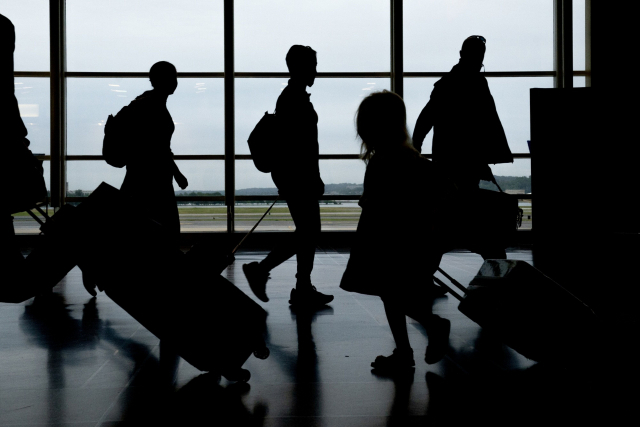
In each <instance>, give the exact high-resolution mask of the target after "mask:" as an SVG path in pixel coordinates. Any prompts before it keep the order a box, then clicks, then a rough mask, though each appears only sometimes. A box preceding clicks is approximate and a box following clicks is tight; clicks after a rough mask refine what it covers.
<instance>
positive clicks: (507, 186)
mask: <svg viewBox="0 0 640 427" xmlns="http://www.w3.org/2000/svg"><path fill="white" fill-rule="evenodd" d="M496 181H497V182H498V185H499V186H500V188H502V189H503V190H504V191H507V190H524V192H525V193H531V176H498V175H496ZM480 188H484V189H485V190H497V188H496V186H495V185H494V184H493V183H492V182H489V181H480Z"/></svg>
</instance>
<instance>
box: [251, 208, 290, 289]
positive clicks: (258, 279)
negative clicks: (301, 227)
mask: <svg viewBox="0 0 640 427" xmlns="http://www.w3.org/2000/svg"><path fill="white" fill-rule="evenodd" d="M290 205H291V202H290V200H288V199H287V206H289V211H290V212H291V206H290ZM292 216H293V214H292ZM294 223H295V220H294ZM297 231H298V230H297V228H296V231H295V232H294V233H293V234H294V236H286V237H284V238H283V239H281V241H280V242H279V243H278V244H277V245H276V246H275V247H274V248H273V249H272V250H271V252H269V254H268V255H267V256H266V258H264V259H263V260H262V261H260V262H257V261H254V262H250V263H248V264H243V265H242V271H243V272H244V275H245V277H246V278H247V282H249V287H250V288H251V290H252V291H253V293H254V294H255V296H257V297H258V298H259V299H260V300H261V301H263V302H267V301H269V297H268V296H267V280H269V272H270V271H271V270H273V269H274V268H276V267H277V266H279V265H280V264H282V263H283V262H285V261H286V260H288V259H289V258H291V257H292V256H294V255H295V254H296V244H295V237H296V236H295V234H296V233H297Z"/></svg>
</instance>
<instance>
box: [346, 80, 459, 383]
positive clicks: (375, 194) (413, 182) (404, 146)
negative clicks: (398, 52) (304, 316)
mask: <svg viewBox="0 0 640 427" xmlns="http://www.w3.org/2000/svg"><path fill="white" fill-rule="evenodd" d="M356 127H357V132H358V136H359V137H360V138H361V139H362V152H363V159H364V161H365V162H367V170H366V173H365V177H364V192H363V194H362V197H361V199H360V206H362V215H361V217H360V221H359V223H358V229H357V232H356V244H355V245H354V247H353V249H352V251H351V256H350V259H349V264H348V266H347V270H346V271H345V274H344V276H343V278H342V282H341V284H340V287H341V288H343V289H345V290H347V291H352V292H358V293H364V294H370V295H378V296H380V297H381V298H382V301H383V303H384V307H385V312H386V315H387V319H388V321H389V327H390V328H391V332H392V334H393V337H394V340H395V342H396V349H395V350H394V352H393V354H392V355H390V356H386V357H385V356H378V357H377V358H376V360H375V361H374V362H373V363H372V364H371V365H372V366H373V367H374V368H375V369H376V371H382V372H384V371H397V370H406V369H411V368H412V367H413V366H414V360H413V350H412V348H411V345H410V344H409V337H408V334H407V327H406V317H405V316H410V317H412V318H413V319H415V320H416V321H418V322H419V323H421V324H422V325H423V326H424V327H425V329H426V331H427V336H428V339H429V346H428V347H427V352H426V356H425V360H426V361H427V363H435V362H438V361H439V360H440V359H442V358H443V357H444V354H445V352H446V349H447V347H448V338H449V329H450V322H449V321H448V320H445V319H442V318H440V317H438V316H436V315H434V314H433V313H432V312H431V307H430V304H431V300H432V297H433V296H432V295H430V294H429V292H430V291H429V289H428V288H425V287H424V286H423V285H422V283H423V282H424V278H425V277H431V276H432V275H433V273H435V270H436V268H437V265H438V264H437V263H436V262H434V260H436V261H437V260H438V259H439V258H438V252H437V248H438V244H437V242H436V241H435V239H434V233H433V232H432V230H433V228H434V225H433V220H432V219H431V218H430V217H431V213H432V209H433V206H432V204H433V203H434V198H436V197H437V193H438V192H439V191H441V190H440V188H441V184H439V183H438V180H437V176H436V173H435V169H434V165H433V164H432V163H431V161H429V160H428V159H425V158H424V157H422V156H420V154H419V153H418V152H417V150H416V149H415V148H413V147H412V146H411V143H410V139H409V136H408V134H407V127H406V110H405V106H404V102H403V101H402V99H401V98H400V97H399V96H398V95H396V94H394V93H392V92H387V91H383V92H377V93H373V94H371V95H369V96H368V97H367V98H365V99H364V100H363V101H362V103H361V104H360V107H359V108H358V113H357V118H356ZM407 200H410V201H411V203H408V204H405V205H404V206H403V211H402V216H403V221H405V224H404V227H403V228H402V229H398V228H397V227H385V226H384V224H386V223H388V220H389V212H390V211H389V203H390V202H392V203H395V202H396V201H407ZM418 218H419V219H420V223H417V222H415V220H416V219H418ZM407 221H408V222H407ZM411 221H414V222H411Z"/></svg>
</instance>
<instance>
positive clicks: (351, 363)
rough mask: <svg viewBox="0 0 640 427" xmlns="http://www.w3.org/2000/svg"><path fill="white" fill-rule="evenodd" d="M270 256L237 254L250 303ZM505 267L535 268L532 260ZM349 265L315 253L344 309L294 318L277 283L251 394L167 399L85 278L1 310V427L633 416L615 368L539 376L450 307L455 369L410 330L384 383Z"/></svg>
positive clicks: (372, 322)
mask: <svg viewBox="0 0 640 427" xmlns="http://www.w3.org/2000/svg"><path fill="white" fill-rule="evenodd" d="M264 255H265V253H264V252H245V253H240V254H239V255H238V256H237V260H236V262H235V263H234V265H232V266H231V267H229V268H228V269H227V270H226V271H225V272H224V273H223V274H224V275H225V276H226V277H227V278H228V279H229V280H231V281H232V282H233V283H235V284H236V285H237V286H238V287H239V288H240V289H242V290H243V291H245V292H246V293H247V294H249V295H250V296H252V295H251V292H250V290H249V288H248V286H247V283H246V280H245V278H244V275H243V274H242V270H241V266H242V264H243V263H246V262H249V261H253V260H259V259H261V258H262V257H264ZM508 257H509V258H511V259H521V260H524V261H528V262H532V259H533V257H532V254H531V251H528V250H520V251H511V252H509V254H508ZM347 260H348V253H345V252H344V251H337V250H333V249H323V250H319V251H318V254H317V258H316V264H315V269H314V273H313V282H314V284H315V285H316V287H317V288H318V289H319V290H321V291H322V292H325V293H331V294H333V295H335V300H334V302H333V303H332V304H331V306H330V307H327V308H325V309H323V310H320V311H318V312H315V313H312V314H296V313H294V312H293V311H292V310H291V309H290V307H289V304H288V299H289V292H290V289H291V287H292V284H293V283H294V280H295V279H294V274H295V259H294V260H291V261H288V262H286V263H285V264H283V265H282V266H280V267H278V268H277V269H275V270H274V271H273V272H272V274H271V276H272V278H271V280H270V281H269V285H268V289H267V291H268V295H269V297H270V299H271V300H270V301H269V302H268V303H260V304H261V305H262V306H263V307H264V308H265V309H266V310H267V311H268V313H269V316H268V346H269V348H270V349H271V356H270V357H269V358H268V359H266V360H259V359H256V358H254V357H251V358H250V359H249V360H248V361H247V363H246V364H245V368H247V369H249V370H250V371H251V373H252V377H251V380H250V381H249V383H248V384H231V383H228V382H227V381H226V380H224V379H223V380H222V381H220V382H217V381H216V378H212V377H211V376H209V375H206V374H202V373H201V372H199V371H198V370H196V369H195V368H193V367H192V366H190V365H189V364H187V363H186V362H184V361H180V363H179V366H178V372H177V383H176V384H175V386H173V387H172V386H168V385H167V382H166V375H163V374H164V371H163V366H164V364H161V363H160V360H159V340H158V339H157V338H156V337H155V336H153V335H152V334H151V333H149V332H148V331H147V330H146V329H144V328H143V327H142V326H140V324H139V323H138V322H136V321H135V320H134V319H132V318H131V317H130V316H129V315H128V314H127V313H126V312H125V311H124V310H122V309H121V308H120V307H118V306H117V305H116V304H115V303H114V302H113V301H111V300H110V299H109V298H108V297H107V296H106V295H105V294H104V293H101V294H99V295H98V297H97V298H91V297H90V295H88V294H87V293H86V291H85V290H84V288H83V287H82V284H81V273H80V271H79V270H78V269H77V268H76V269H74V270H72V272H71V273H70V274H69V275H68V276H67V277H66V279H65V280H63V282H61V283H60V284H59V285H58V286H56V287H55V288H54V291H53V293H52V294H50V295H47V296H41V297H37V298H35V299H32V300H29V301H27V302H26V303H24V304H20V305H12V304H0V426H9V425H11V426H22V425H24V426H27V425H28V426H33V425H43V426H44V425H56V426H112V425H158V424H169V425H229V426H244V425H250V426H338V427H339V426H413V425H441V424H442V425H445V424H446V425H469V424H471V423H474V424H475V423H478V424H484V423H491V424H492V425H496V424H497V425H507V424H508V425H522V424H525V425H528V424H544V425H560V424H565V425H586V424H590V423H591V422H593V423H594V424H601V422H600V420H601V418H600V417H612V416H613V415H611V413H612V411H614V409H613V408H614V407H615V408H616V409H615V411H619V410H620V408H621V407H624V406H625V404H619V405H613V404H612V401H613V400H616V401H618V398H617V396H618V394H620V395H627V394H625V393H624V392H621V393H617V392H620V390H618V389H617V388H618V383H617V382H609V381H608V380H607V379H603V378H606V377H607V376H602V375H599V374H597V373H598V372H599V373H602V372H603V369H604V370H611V369H612V368H610V364H608V363H606V364H605V365H606V366H602V364H600V365H598V364H596V365H590V366H584V365H583V364H579V363H576V366H572V367H566V366H548V365H543V364H535V363H533V362H532V361H530V360H527V359H526V358H524V357H523V356H521V355H519V354H518V353H516V352H514V351H513V350H511V349H509V348H508V347H506V346H504V345H502V344H501V343H500V342H499V341H498V340H497V339H496V338H495V337H493V336H492V335H491V333H490V331H485V330H482V329H481V328H480V327H479V326H478V325H476V324H475V323H474V322H472V321H471V320H469V319H468V318H466V317H465V316H464V315H462V314H461V313H460V312H459V311H458V310H457V301H456V300H455V299H454V298H452V297H451V296H449V297H446V298H440V299H438V300H437V301H436V302H435V304H434V306H433V310H434V311H435V312H436V313H438V314H440V315H442V316H444V317H447V318H449V319H451V321H452V331H451V337H450V349H449V352H448V354H447V356H446V358H445V359H444V360H443V361H441V362H440V363H438V364H435V365H431V366H428V365H426V363H424V361H423V356H424V349H425V346H426V344H427V340H426V337H425V335H424V333H423V330H422V329H421V327H420V326H419V325H417V324H415V323H411V322H409V325H408V329H409V334H410V339H411V344H412V347H413V348H414V351H415V357H416V369H415V372H414V373H413V374H412V375H407V376H404V377H401V378H384V377H379V376H376V375H374V374H373V373H372V372H371V369H370V366H369V364H370V362H371V361H373V360H374V359H375V357H376V356H377V355H379V354H389V353H390V352H391V351H392V350H393V348H394V344H393V339H392V337H391V334H390V331H389V329H388V326H387V324H386V318H385V315H384V310H383V306H382V303H381V302H380V300H379V299H378V298H376V297H370V296H364V295H357V294H350V293H347V292H344V291H342V290H340V289H339V288H338V283H339V281H340V277H341V274H342V272H343V271H344V268H345V266H346V263H347ZM481 264H482V260H481V258H480V257H479V256H478V255H475V254H471V253H467V252H456V253H450V254H447V255H446V256H445V257H444V260H443V264H442V265H443V267H444V269H445V270H447V271H448V272H449V273H450V274H451V275H453V276H454V277H456V278H457V279H458V280H459V281H461V282H462V283H465V284H466V283H468V282H469V281H470V280H471V279H472V278H473V276H474V275H475V273H476V272H477V270H478V268H479V267H480V265H481ZM252 297H253V296H252ZM256 301H257V300H256ZM212 306H213V302H212ZM220 327H225V326H224V325H220ZM202 339H203V340H207V339H208V337H206V336H203V337H202ZM211 345H212V346H215V345H217V343H216V342H212V343H211ZM220 351H224V348H220ZM603 363H604V362H603ZM615 372H617V371H615ZM634 386H636V387H637V384H634ZM607 387H609V388H608V389H607ZM634 390H635V389H634ZM635 393H636V394H637V391H635ZM612 396H616V397H612ZM623 400H624V399H623ZM634 412H635V411H634ZM605 419H609V418H605ZM611 419H612V418H611ZM604 424H605V425H607V424H608V423H607V422H605V423H604Z"/></svg>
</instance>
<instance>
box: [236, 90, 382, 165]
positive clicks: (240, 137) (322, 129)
mask: <svg viewBox="0 0 640 427" xmlns="http://www.w3.org/2000/svg"><path fill="white" fill-rule="evenodd" d="M286 85H287V79H257V78H255V79H253V78H247V79H236V154H249V146H248V145H247V139H248V138H249V134H250V133H251V131H252V130H253V128H254V127H255V125H256V123H258V121H259V120H260V118H261V117H262V116H263V115H264V113H265V111H269V112H270V113H273V111H274V109H275V106H276V101H277V100H278V96H279V95H280V92H281V91H282V89H284V87H285V86H286ZM382 89H389V79H370V78H348V79H347V78H344V79H338V78H320V79H316V81H315V84H314V85H313V87H311V88H307V92H309V93H310V94H311V102H312V103H313V107H314V108H315V110H316V112H317V113H318V141H319V143H320V153H321V154H358V153H359V150H360V146H359V141H357V140H356V131H355V127H354V117H355V113H356V110H357V109H358V106H359V105H360V102H361V101H362V99H363V98H364V97H365V96H366V95H368V94H370V93H371V92H372V91H374V90H382Z"/></svg>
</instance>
